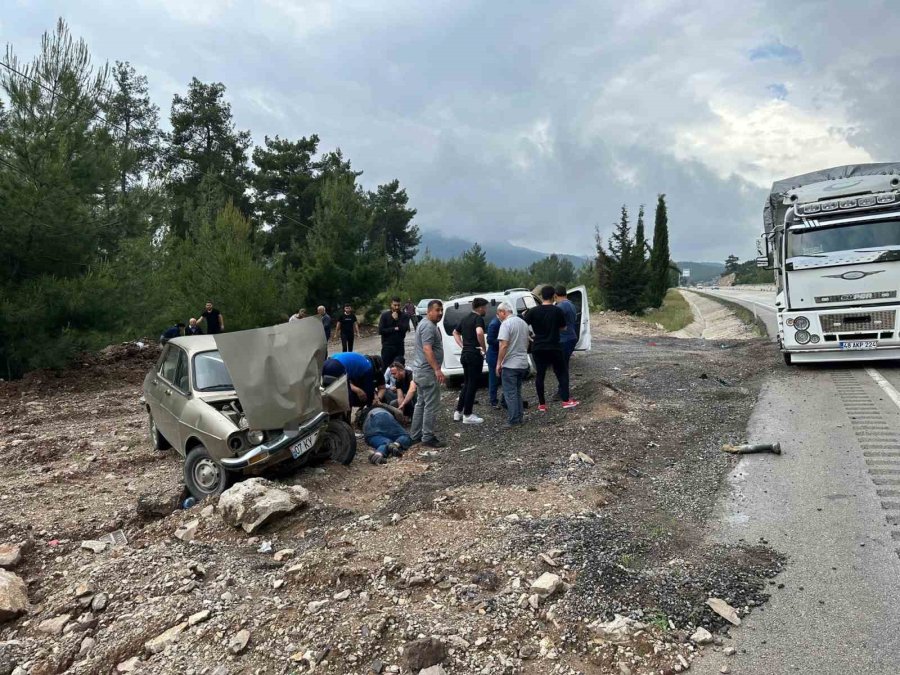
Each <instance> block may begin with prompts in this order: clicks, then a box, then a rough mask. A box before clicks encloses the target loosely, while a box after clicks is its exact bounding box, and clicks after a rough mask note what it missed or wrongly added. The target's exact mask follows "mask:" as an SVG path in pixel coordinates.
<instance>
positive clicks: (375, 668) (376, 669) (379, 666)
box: [369, 659, 384, 675]
mask: <svg viewBox="0 0 900 675" xmlns="http://www.w3.org/2000/svg"><path fill="white" fill-rule="evenodd" d="M382 670H384V662H383V661H382V660H381V659H375V660H374V661H372V663H370V664H369V671H370V672H372V673H376V675H378V674H379V673H381V671H382Z"/></svg>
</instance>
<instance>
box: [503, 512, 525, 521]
mask: <svg viewBox="0 0 900 675" xmlns="http://www.w3.org/2000/svg"><path fill="white" fill-rule="evenodd" d="M506 520H508V521H509V522H511V523H518V522H519V521H520V520H522V519H521V518H519V514H518V513H510V514H509V515H508V516H506Z"/></svg>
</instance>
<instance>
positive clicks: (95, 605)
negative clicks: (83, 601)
mask: <svg viewBox="0 0 900 675" xmlns="http://www.w3.org/2000/svg"><path fill="white" fill-rule="evenodd" d="M108 604H109V596H108V595H107V594H106V593H97V595H95V596H94V597H93V598H91V611H92V612H102V611H103V610H104V609H106V605H108Z"/></svg>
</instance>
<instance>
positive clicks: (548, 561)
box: [538, 553, 559, 567]
mask: <svg viewBox="0 0 900 675" xmlns="http://www.w3.org/2000/svg"><path fill="white" fill-rule="evenodd" d="M538 558H540V559H541V560H542V561H543V562H544V563H546V564H547V565H549V566H550V567H559V563H558V562H556V561H555V560H554V559H553V558H551V557H550V556H549V555H547V554H546V553H539V554H538Z"/></svg>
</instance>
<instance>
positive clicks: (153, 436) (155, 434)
mask: <svg viewBox="0 0 900 675" xmlns="http://www.w3.org/2000/svg"><path fill="white" fill-rule="evenodd" d="M147 417H148V419H149V425H150V442H151V443H153V449H154V450H168V449H169V448H171V447H172V444H171V443H169V441H167V440H166V438H165V436H163V435H162V434H161V433H159V427H158V426H156V420H154V419H153V413H151V412H150V411H147Z"/></svg>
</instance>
